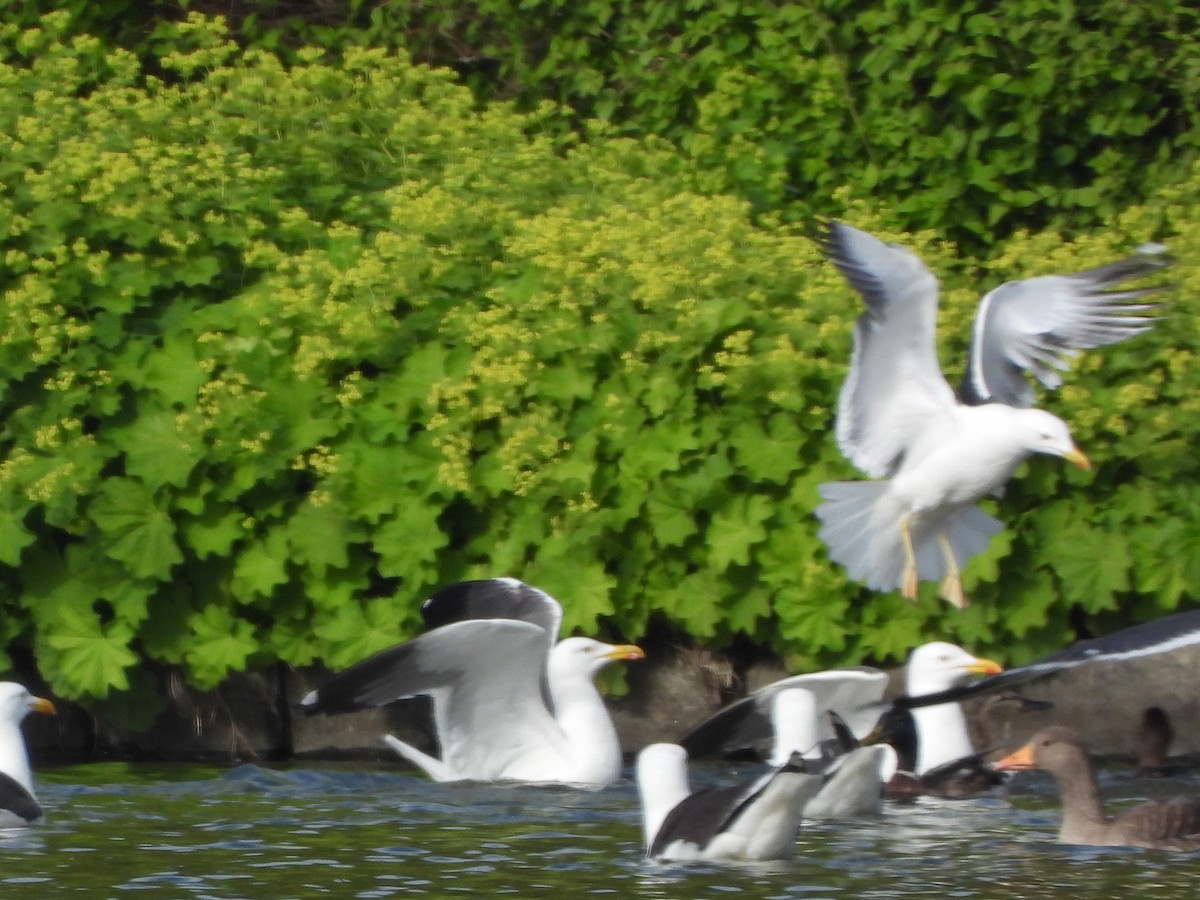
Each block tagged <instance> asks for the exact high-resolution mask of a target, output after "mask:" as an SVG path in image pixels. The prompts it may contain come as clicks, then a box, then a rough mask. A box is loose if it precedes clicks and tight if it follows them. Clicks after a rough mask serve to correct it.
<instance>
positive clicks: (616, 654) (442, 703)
mask: <svg viewBox="0 0 1200 900" xmlns="http://www.w3.org/2000/svg"><path fill="white" fill-rule="evenodd" d="M422 613H423V616H424V619H425V622H426V624H427V625H430V626H432V630H430V631H427V632H425V633H424V634H421V635H419V636H418V637H416V638H413V639H412V640H411V641H408V642H406V643H404V644H400V645H399V646H396V647H392V648H390V649H387V650H384V651H382V652H380V653H377V654H376V655H374V656H371V657H368V658H367V659H364V660H362V661H361V662H359V663H356V664H355V665H353V666H351V667H350V668H348V669H346V670H345V671H343V672H341V673H339V674H337V675H335V676H334V677H333V678H332V679H330V681H329V682H328V683H327V684H325V685H324V686H322V687H321V688H319V689H318V690H315V691H313V692H311V693H310V694H308V695H307V696H306V697H305V698H304V699H303V700H302V701H301V705H302V707H303V708H304V711H305V712H306V713H309V714H312V713H342V712H350V711H352V710H358V709H364V708H367V707H374V706H382V705H384V704H386V703H390V702H392V701H394V700H399V699H401V698H405V697H415V696H419V695H427V696H429V697H431V698H432V700H433V718H434V725H435V728H436V731H437V739H438V743H439V745H440V748H441V754H440V756H439V757H434V756H431V755H429V754H427V753H424V752H422V751H421V750H419V749H418V748H416V747H413V746H412V745H410V744H406V743H404V742H403V741H400V740H398V739H397V738H395V737H393V736H391V735H388V736H387V737H386V738H385V740H386V741H387V743H388V745H389V746H390V747H392V749H394V750H395V751H396V752H397V753H399V754H400V755H401V756H403V757H405V758H406V759H408V760H409V761H410V762H412V763H414V764H415V765H417V766H419V767H420V768H421V769H423V770H424V771H425V772H426V773H427V774H428V775H429V777H430V778H432V779H434V780H435V781H463V780H471V781H515V782H527V783H549V784H568V785H574V786H580V787H588V788H600V787H605V786H606V785H609V784H612V783H613V782H615V781H616V780H617V778H618V777H619V776H620V774H621V745H620V742H619V740H618V738H617V732H616V729H615V728H614V727H613V723H612V719H611V718H610V717H609V715H608V710H607V709H605V707H604V702H603V700H601V698H600V694H599V693H598V692H597V691H596V686H595V684H594V683H593V678H594V677H595V675H596V673H597V672H598V671H599V670H600V669H601V668H603V667H604V666H605V665H607V664H608V663H610V662H612V661H613V660H629V659H641V658H642V656H643V654H642V651H641V650H640V649H639V648H637V647H635V646H633V645H631V644H619V645H613V644H605V643H601V642H600V641H595V640H592V639H591V638H585V637H568V638H566V639H564V640H562V641H558V640H557V638H558V632H559V627H560V624H561V622H562V607H561V606H559V604H558V602H557V601H556V600H555V599H554V598H553V597H551V596H550V595H549V594H547V593H545V592H544V591H541V590H538V589H537V588H535V587H531V586H529V585H527V584H524V583H522V582H520V581H517V580H516V579H512V578H493V579H488V580H484V581H468V582H460V583H458V584H454V585H451V586H449V587H446V588H443V589H441V590H440V591H438V592H437V593H435V594H434V595H433V596H431V597H430V598H429V599H428V600H427V601H426V602H425V605H424V607H423V608H422Z"/></svg>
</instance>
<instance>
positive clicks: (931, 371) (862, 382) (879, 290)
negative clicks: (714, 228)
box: [822, 222, 955, 477]
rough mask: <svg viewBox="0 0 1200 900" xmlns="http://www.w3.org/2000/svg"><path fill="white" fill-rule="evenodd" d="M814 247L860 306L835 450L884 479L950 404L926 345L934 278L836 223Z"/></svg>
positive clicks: (903, 255) (907, 255)
mask: <svg viewBox="0 0 1200 900" xmlns="http://www.w3.org/2000/svg"><path fill="white" fill-rule="evenodd" d="M822 246H823V249H824V251H825V254H826V255H827V256H828V257H829V259H830V260H831V261H832V262H833V264H834V265H835V266H837V268H838V271H840V272H841V273H842V275H844V276H845V278H846V280H847V281H849V282H850V284H851V285H853V286H854V289H855V290H857V291H858V292H859V294H861V295H862V298H863V302H864V303H865V304H866V307H867V308H866V311H865V312H864V313H863V314H862V315H861V316H859V318H858V321H857V322H855V325H854V350H853V353H852V355H851V359H850V372H849V374H848V375H847V376H846V381H845V382H844V383H843V384H842V390H841V393H840V394H839V396H838V415H837V441H838V447H839V449H840V450H841V451H842V453H843V454H844V455H845V456H846V458H847V459H848V460H850V462H852V463H853V464H854V465H855V466H857V467H858V468H859V469H861V470H862V471H863V472H865V473H866V474H867V475H870V476H872V477H885V476H889V475H891V474H892V473H893V472H895V471H896V469H897V468H899V467H900V464H901V462H902V461H903V459H904V454H905V453H906V452H907V450H908V449H909V447H911V446H912V444H913V443H914V442H915V441H916V440H917V438H918V437H919V436H920V434H921V433H922V432H923V431H924V430H925V429H926V428H928V427H929V424H930V421H931V419H935V420H936V418H939V417H941V416H944V415H946V414H947V413H948V411H949V410H952V409H953V408H954V405H955V398H954V392H953V391H952V390H951V389H950V385H948V384H947V383H946V379H945V378H944V377H943V376H942V372H941V369H940V368H939V367H938V361H937V355H936V352H935V349H934V329H935V327H936V319H937V297H938V288H937V279H936V278H934V277H933V274H932V273H931V272H930V271H929V270H928V269H927V268H925V265H924V264H923V263H922V262H921V261H920V260H919V259H918V258H917V257H916V256H915V255H914V254H913V253H912V252H910V251H909V250H907V249H905V248H904V247H900V246H898V245H894V244H885V243H884V242H883V241H881V240H879V239H878V238H875V237H873V236H871V235H869V234H867V233H866V232H863V231H859V230H858V229H856V228H851V227H850V226H849V225H844V224H842V223H840V222H831V223H830V224H829V226H828V229H827V230H826V232H825V235H824V240H823V243H822Z"/></svg>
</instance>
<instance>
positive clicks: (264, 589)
mask: <svg viewBox="0 0 1200 900" xmlns="http://www.w3.org/2000/svg"><path fill="white" fill-rule="evenodd" d="M287 564H288V536H287V532H286V531H285V530H284V529H282V528H272V529H270V530H269V531H268V532H267V533H266V535H265V536H264V537H262V538H260V539H259V540H256V541H251V542H250V543H248V544H247V545H246V546H245V547H243V548H242V551H241V552H240V553H239V554H238V555H237V559H236V561H235V562H234V565H233V581H232V583H231V590H232V591H233V594H234V596H235V597H238V598H239V599H240V600H242V601H243V602H246V601H248V600H250V599H252V598H254V597H267V596H270V594H271V592H272V591H274V590H275V588H277V587H278V586H279V585H281V584H283V583H284V582H286V581H287V580H288V565H287Z"/></svg>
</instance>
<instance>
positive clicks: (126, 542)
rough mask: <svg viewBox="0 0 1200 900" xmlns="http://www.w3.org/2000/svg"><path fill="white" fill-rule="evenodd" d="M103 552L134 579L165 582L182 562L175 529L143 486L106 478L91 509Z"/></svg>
mask: <svg viewBox="0 0 1200 900" xmlns="http://www.w3.org/2000/svg"><path fill="white" fill-rule="evenodd" d="M90 512H91V516H92V521H94V522H95V523H96V526H97V527H98V528H99V530H100V538H101V541H102V543H103V546H104V552H105V553H107V554H108V555H109V556H110V557H112V558H113V559H115V560H119V561H120V562H122V563H124V564H125V566H126V567H127V568H128V569H129V571H130V573H131V574H132V575H133V576H134V577H136V578H154V579H157V580H160V581H163V580H166V579H167V578H168V577H169V576H170V574H171V568H172V567H173V566H175V565H176V564H177V563H179V562H181V561H182V560H183V554H182V553H180V551H179V546H178V545H177V544H176V543H175V525H174V523H173V522H172V521H171V517H170V515H169V514H168V513H167V511H166V510H165V509H164V508H163V507H162V506H161V505H160V504H159V503H158V502H157V501H156V500H155V497H154V492H153V491H151V490H150V488H148V487H147V486H146V485H144V484H142V483H140V482H138V481H134V480H133V479H129V478H110V479H108V480H107V481H106V482H105V483H104V486H103V487H102V488H101V489H100V493H99V495H98V496H97V497H96V499H95V501H94V502H93V503H92V505H91V509H90Z"/></svg>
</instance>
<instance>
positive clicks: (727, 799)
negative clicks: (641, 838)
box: [649, 753, 812, 856]
mask: <svg viewBox="0 0 1200 900" xmlns="http://www.w3.org/2000/svg"><path fill="white" fill-rule="evenodd" d="M791 773H800V774H812V772H811V771H810V767H809V765H808V764H807V763H806V761H805V760H804V759H803V758H802V757H801V756H800V755H799V754H798V753H795V754H792V758H791V759H789V760H788V761H787V762H786V763H784V764H783V765H781V766H778V767H776V768H774V769H772V770H771V771H770V772H767V773H765V774H763V775H760V776H759V777H758V778H756V779H754V780H753V781H751V782H749V783H748V784H738V785H733V786H732V787H727V788H705V789H704V790H699V791H696V792H695V793H694V794H690V795H688V796H687V797H685V798H684V799H683V800H682V801H680V802H679V803H678V804H677V805H676V806H675V808H674V809H672V810H671V811H670V812H669V813H667V816H666V818H665V819H663V823H662V825H660V826H659V829H658V833H657V834H655V835H654V841H653V842H652V843H651V845H650V850H649V855H650V856H658V855H660V854H661V853H662V852H663V851H664V850H666V849H667V848H668V847H670V846H671V844H673V843H675V842H676V841H684V842H686V843H689V844H694V845H695V846H696V847H698V848H699V849H701V850H703V849H704V848H705V847H707V846H708V845H709V843H710V842H711V841H712V839H713V838H715V837H716V836H717V835H718V834H720V833H721V832H722V831H725V830H727V829H728V828H729V826H730V825H732V824H733V823H734V822H735V821H736V820H737V818H738V817H739V816H740V815H742V813H744V812H745V811H746V810H748V809H749V808H750V807H751V806H753V804H754V802H755V801H756V800H757V799H758V798H759V797H761V796H762V794H763V792H764V791H766V790H767V788H768V787H769V786H770V785H771V782H773V781H774V780H775V779H776V778H778V777H779V776H780V775H784V774H791Z"/></svg>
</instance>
